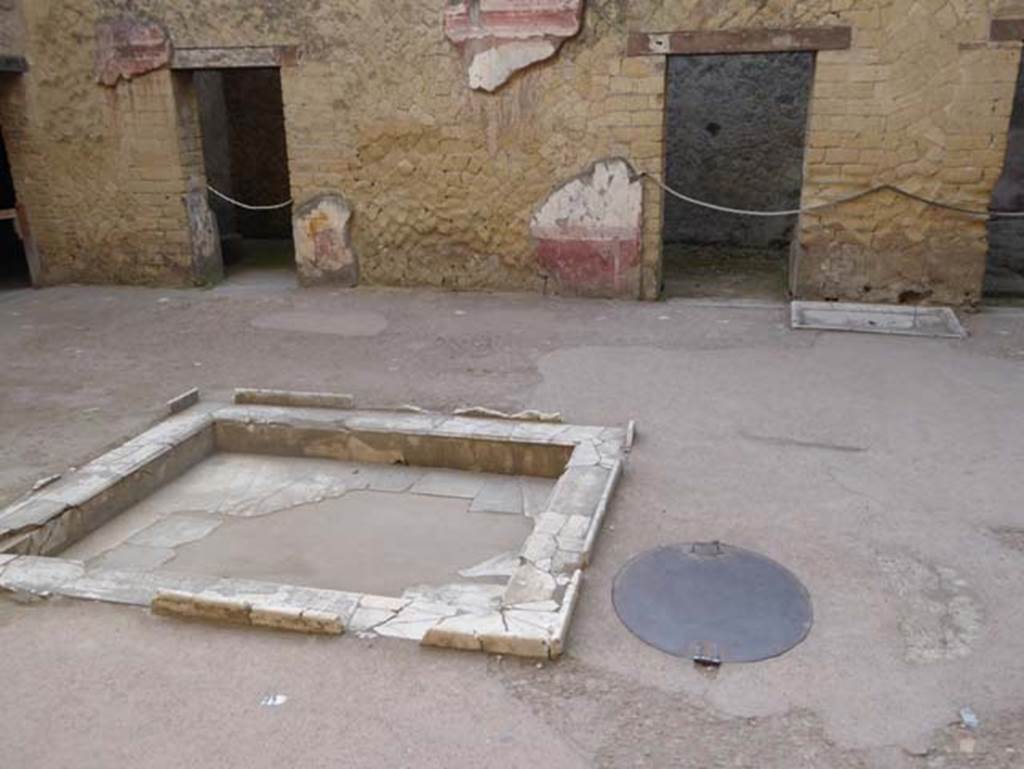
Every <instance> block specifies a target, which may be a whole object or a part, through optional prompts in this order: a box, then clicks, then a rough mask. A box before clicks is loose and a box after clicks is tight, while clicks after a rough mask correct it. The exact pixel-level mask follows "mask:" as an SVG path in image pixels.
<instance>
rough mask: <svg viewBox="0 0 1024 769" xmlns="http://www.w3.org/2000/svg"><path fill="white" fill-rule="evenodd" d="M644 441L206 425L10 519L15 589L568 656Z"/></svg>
mask: <svg viewBox="0 0 1024 769" xmlns="http://www.w3.org/2000/svg"><path fill="white" fill-rule="evenodd" d="M631 439H632V429H631V428H628V429H627V428H611V427H589V426H580V425H566V424H562V423H553V422H540V421H531V420H520V419H514V418H513V419H508V418H500V417H493V416H491V415H487V414H484V415H483V416H451V415H447V414H435V413H425V412H386V411H361V410H351V409H339V408H310V407H296V406H272V405H258V404H257V405H226V406H222V407H212V408H209V407H206V408H195V409H192V410H191V411H190V412H186V413H183V414H179V415H177V416H172V417H170V418H168V419H166V420H164V421H163V422H161V423H159V424H158V425H156V426H155V427H154V428H152V429H150V430H148V431H147V432H145V433H143V434H141V435H139V436H138V437H136V438H134V439H132V440H130V441H128V442H127V443H125V444H123V445H122V446H119V447H118V448H116V449H114V450H112V451H110V452H108V453H107V454H104V455H103V456H101V457H99V458H97V459H96V460H94V461H93V462H90V463H89V464H87V465H85V466H84V467H82V468H80V469H79V470H77V471H76V472H74V473H71V474H69V475H68V476H66V477H65V478H62V479H61V480H59V481H58V482H56V483H54V484H51V485H49V486H45V487H43V488H41V489H39V490H38V491H36V492H35V493H33V494H31V495H29V496H28V497H26V498H25V499H23V500H21V501H19V502H17V503H15V504H14V505H12V506H10V507H8V508H7V509H6V510H3V511H0V589H4V590H8V591H22V592H29V593H33V594H36V595H50V594H56V595H63V596H67V597H72V598H84V599H91V600H99V601H109V602H115V603H124V604H134V605H140V606H149V607H151V608H152V609H153V610H154V611H155V612H157V613H160V614H166V615H172V616H184V617H194V618H200V619H212V620H219V621H227V622H234V623H239V624H245V625H253V626H265V627H273V628H280V629H289V630H297V631H302V632H312V633H341V632H343V631H344V630H349V631H353V632H357V633H360V634H367V635H379V636H389V637H399V638H407V639H412V640H418V641H420V642H421V643H423V644H425V645H434V646H448V647H453V648H460V649H471V650H484V651H493V652H501V653H510V654H518V655H523V656H533V657H556V656H558V655H559V654H560V653H561V651H562V648H563V645H564V643H565V639H566V635H567V632H568V626H569V620H570V618H571V614H572V610H573V607H574V603H575V599H576V595H577V593H578V590H579V585H580V580H581V574H582V569H583V568H585V566H586V565H587V561H588V558H589V556H590V554H591V552H592V551H593V546H594V541H595V539H596V536H597V534H598V532H599V530H600V527H601V521H602V518H603V516H604V514H605V511H606V510H607V507H608V503H609V499H610V497H611V494H612V491H613V490H614V488H615V485H616V483H617V481H618V479H619V476H620V475H621V472H622V468H623V464H624V461H625V456H626V453H627V451H628V449H629V443H630V442H631Z"/></svg>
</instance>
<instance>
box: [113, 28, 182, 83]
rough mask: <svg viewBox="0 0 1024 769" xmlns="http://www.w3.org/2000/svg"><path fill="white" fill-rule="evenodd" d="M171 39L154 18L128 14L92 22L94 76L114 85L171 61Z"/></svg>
mask: <svg viewBox="0 0 1024 769" xmlns="http://www.w3.org/2000/svg"><path fill="white" fill-rule="evenodd" d="M171 50H172V49H171V39H170V37H169V36H168V34H167V30H165V29H164V28H163V26H161V25H160V24H159V23H158V22H156V21H152V20H149V19H139V18H133V17H130V16H118V17H115V18H109V19H102V20H100V21H99V22H98V23H97V25H96V79H97V80H98V81H99V82H100V83H102V84H103V85H116V84H117V81H118V80H120V79H121V78H124V79H125V80H131V79H132V78H133V77H137V76H138V75H144V74H145V73H147V72H152V71H153V70H155V69H160V68H161V67H164V66H167V65H168V64H170V61H171Z"/></svg>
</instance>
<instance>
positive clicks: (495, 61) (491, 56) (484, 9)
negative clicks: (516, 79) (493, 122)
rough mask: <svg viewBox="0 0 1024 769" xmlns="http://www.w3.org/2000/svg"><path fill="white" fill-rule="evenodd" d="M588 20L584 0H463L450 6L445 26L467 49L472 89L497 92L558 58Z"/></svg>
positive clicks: (445, 15)
mask: <svg viewBox="0 0 1024 769" xmlns="http://www.w3.org/2000/svg"><path fill="white" fill-rule="evenodd" d="M582 18H583V0H463V1H462V2H458V3H455V4H454V5H450V6H448V8H446V9H445V13H444V30H445V36H446V37H447V38H448V39H449V40H450V41H451V42H452V43H454V44H455V45H457V46H459V47H460V48H461V49H462V51H463V54H464V56H465V58H466V63H467V70H468V75H469V87H470V88H473V89H475V90H482V91H488V92H493V91H496V90H497V89H498V88H500V87H501V86H502V85H504V84H505V83H506V82H508V80H509V78H510V77H512V75H513V74H515V73H516V72H518V71H519V70H521V69H525V68H526V67H529V66H530V65H531V64H535V63H537V62H539V61H544V60H545V59H549V58H551V57H552V56H554V55H555V53H557V52H558V49H559V48H560V47H561V45H562V42H563V41H564V40H566V39H567V38H570V37H573V36H574V35H576V34H577V33H578V32H579V31H580V25H581V23H582Z"/></svg>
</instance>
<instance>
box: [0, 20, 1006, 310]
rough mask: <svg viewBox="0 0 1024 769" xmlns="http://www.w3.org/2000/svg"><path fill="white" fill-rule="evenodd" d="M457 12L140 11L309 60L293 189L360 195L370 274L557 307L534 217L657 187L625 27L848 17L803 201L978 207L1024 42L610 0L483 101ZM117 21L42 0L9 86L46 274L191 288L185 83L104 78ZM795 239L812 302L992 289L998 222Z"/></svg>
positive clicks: (650, 196) (972, 30)
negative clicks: (561, 197) (571, 198)
mask: <svg viewBox="0 0 1024 769" xmlns="http://www.w3.org/2000/svg"><path fill="white" fill-rule="evenodd" d="M2 1H3V0H0V2H2ZM1014 1H1015V0H1014ZM444 4H445V2H444V0H396V1H395V2H381V1H380V0H346V1H345V2H341V0H337V1H335V0H293V2H289V3H281V2H277V0H208V1H207V2H204V3H187V2H184V0H137V2H135V3H133V6H134V7H135V8H136V9H137V11H138V12H140V13H145V14H148V15H150V16H151V17H153V18H155V19H158V20H160V21H161V22H162V23H163V24H164V25H165V26H166V27H167V29H168V30H169V32H170V35H171V38H172V39H173V42H174V44H175V45H176V46H179V47H191V46H211V47H212V46H216V47H219V46H232V45H280V44H290V45H297V46H299V47H300V51H301V56H300V58H299V60H298V62H297V63H295V64H294V65H289V66H285V67H283V68H282V87H283V95H284V104H285V120H286V128H287V133H288V155H289V157H288V160H289V167H290V172H291V185H292V195H293V197H294V198H295V200H296V202H297V203H299V204H301V203H302V202H304V201H306V200H308V199H310V198H312V197H314V196H315V195H318V194H322V193H334V194H341V195H342V196H343V197H344V198H345V199H346V200H347V201H348V202H349V204H350V205H351V207H352V208H353V211H354V216H353V225H352V226H353V229H352V241H353V246H354V248H355V250H356V252H357V253H358V256H359V259H360V271H361V276H362V281H363V282H364V283H378V284H399V285H424V284H425V285H436V286H445V287H449V288H460V289H461V288H496V289H498V288H508V289H530V290H542V289H543V288H544V283H545V281H544V279H543V276H541V275H539V274H538V270H537V269H536V265H535V263H534V258H533V249H532V244H531V242H530V236H529V226H528V225H529V219H530V215H531V213H532V212H533V210H534V209H535V208H537V207H538V206H539V205H540V204H541V203H542V202H543V200H544V198H545V197H546V196H547V195H548V194H549V193H550V192H551V191H552V190H553V189H554V188H555V187H557V186H558V185H559V184H560V183H562V182H563V181H565V180H566V179H568V178H569V177H572V176H574V175H576V174H578V173H580V172H581V171H582V170H584V169H585V168H586V167H587V166H588V165H590V164H591V163H592V162H593V161H595V160H597V159H600V158H603V157H609V156H622V157H626V158H629V159H631V160H632V161H633V163H634V165H635V166H636V167H637V168H638V169H639V170H646V171H650V172H653V173H658V174H660V173H661V171H662V163H663V158H662V154H663V141H664V87H665V82H664V81H665V62H664V59H662V58H660V57H636V58H630V57H626V56H625V48H626V36H627V33H628V32H630V31H647V32H659V31H670V30H676V29H740V28H749V27H786V26H818V25H850V26H852V27H853V30H854V31H853V47H852V49H851V50H849V51H836V52H822V53H820V54H819V56H818V62H817V71H816V77H815V85H814V92H813V97H812V103H811V118H810V126H809V133H808V152H807V161H806V185H805V194H804V202H805V203H813V202H819V201H821V200H824V199H828V198H830V197H834V196H838V195H842V194H846V193H849V192H854V191H857V190H859V189H863V188H864V187H865V186H869V185H872V184H877V183H882V182H892V183H896V184H900V185H903V186H907V187H909V188H912V189H914V190H915V191H918V192H921V193H923V194H926V195H929V196H934V197H940V198H943V199H945V200H951V201H955V202H958V203H963V204H966V205H969V206H972V207H980V208H984V207H985V205H986V203H987V200H988V194H989V191H990V189H991V187H992V186H993V184H994V182H995V180H996V178H997V177H998V175H999V173H1000V170H1001V167H1002V161H1003V153H1004V149H1005V137H1006V133H1007V127H1008V123H1009V110H1010V106H1011V103H1012V93H1013V85H1014V80H1015V78H1016V74H1017V65H1018V61H1019V56H1020V46H1019V44H1005V43H1004V44H992V43H989V42H988V24H989V21H990V15H991V12H992V9H990V7H989V6H990V3H989V2H986V0H765V1H764V2H758V3H751V2H749V1H748V0H722V2H716V3H709V2H704V1H703V0H680V1H679V2H673V3H665V2H659V1H658V0H646V1H640V0H637V1H636V2H625V1H624V0H592V1H591V2H590V3H589V4H588V9H587V12H586V16H585V22H584V29H583V31H582V32H581V34H580V35H579V36H578V37H577V38H575V39H573V40H570V41H568V42H566V43H565V44H564V46H563V48H562V50H561V52H560V53H559V54H558V55H557V56H556V58H554V59H552V60H550V61H548V62H544V63H541V64H538V65H535V66H533V67H532V68H530V69H528V70H526V71H525V72H522V73H520V74H518V75H517V76H515V77H514V78H513V79H512V81H511V82H510V83H508V84H507V85H506V86H504V87H503V88H501V89H500V90H499V91H498V92H497V93H496V94H493V95H492V94H485V93H480V92H475V91H471V90H469V88H468V87H467V86H466V74H465V68H464V65H463V62H462V60H461V58H460V55H459V53H458V51H457V50H456V49H455V48H454V47H453V46H452V45H451V44H449V43H448V41H447V40H446V39H445V38H444V34H443V30H442V25H441V11H442V8H443V7H444ZM122 5H123V4H122V3H118V2H115V0H61V2H57V1H56V0H37V1H36V2H32V3H29V4H28V7H26V8H25V16H26V21H27V31H28V34H27V45H26V47H27V51H26V55H27V56H28V58H29V61H30V64H31V67H32V69H31V71H30V72H29V73H28V74H27V75H25V76H23V77H22V78H20V82H19V83H18V84H17V85H16V86H9V85H7V84H6V83H2V84H0V125H2V126H3V128H4V131H5V135H6V134H7V133H9V132H13V133H14V134H15V135H16V141H14V142H10V141H9V144H12V143H13V144H14V147H13V149H12V150H11V154H12V163H13V166H14V173H15V179H16V183H17V185H18V191H19V195H20V197H21V199H22V200H23V201H24V202H25V203H26V204H27V205H28V207H29V212H30V216H31V218H32V224H33V229H34V231H35V235H36V240H37V243H38V248H39V252H40V257H41V261H42V263H43V278H44V281H47V282H57V281H65V280H81V281H123V282H152V283H186V282H189V281H191V280H193V279H194V278H195V273H194V271H193V270H192V268H191V264H190V260H191V256H190V246H189V236H188V230H187V221H186V219H185V214H184V206H183V205H182V203H181V195H182V194H183V193H184V191H185V187H186V184H187V182H188V180H189V178H190V177H193V178H196V179H199V180H201V178H202V169H201V161H200V160H198V152H197V149H196V146H195V138H194V137H195V134H194V131H195V126H194V121H193V120H192V117H191V111H190V108H189V106H188V101H189V99H190V87H189V81H188V76H187V75H185V74H181V73H175V74H171V73H170V72H168V71H166V70H162V71H157V72H153V73H150V74H147V75H144V76H141V77H139V78H136V79H134V80H133V81H131V82H130V83H125V82H122V83H120V84H119V85H118V86H117V87H115V88H106V87H103V86H100V85H98V84H96V82H95V80H94V78H93V74H92V57H93V55H94V45H93V30H94V26H95V23H96V21H97V20H98V19H99V18H100V17H101V16H104V15H107V14H110V13H113V12H114V11H115V10H116V9H117V8H118V7H120V6H122ZM9 126H10V127H11V128H9ZM190 136H191V137H192V138H189V137H190ZM723 202H728V201H723ZM661 206H662V200H661V195H660V193H659V192H658V190H657V189H656V188H654V187H653V186H648V187H647V189H646V194H645V228H644V277H643V281H642V286H641V293H642V295H643V297H644V298H654V297H655V296H656V295H657V292H658V284H659V280H660V277H659V274H658V273H659V259H660V222H661ZM799 229H800V236H799V242H798V243H797V248H796V252H795V255H794V264H795V265H796V273H795V276H794V277H795V284H796V287H797V289H798V291H799V293H800V294H801V295H803V296H806V297H809V298H810V297H821V296H825V297H835V298H855V297H865V298H868V299H882V300H896V299H899V298H900V295H901V294H902V295H903V298H904V299H912V298H917V297H922V298H923V297H927V298H929V299H930V300H933V301H949V302H956V303H962V302H965V301H966V302H970V301H974V300H975V299H976V298H977V296H978V292H979V290H980V285H981V275H982V270H983V266H984V256H985V249H986V244H985V230H984V226H983V224H982V223H979V222H975V221H972V220H970V219H966V218H964V217H959V216H954V215H950V214H948V213H942V212H934V211H925V210H923V208H922V207H921V206H920V205H919V204H916V203H912V202H908V201H903V200H895V199H893V198H892V197H891V196H890V195H879V196H876V197H872V198H870V199H867V200H864V201H862V202H859V203H855V204H849V205H846V206H843V207H842V208H840V209H837V210H835V211H834V212H831V213H829V214H827V215H824V216H810V215H808V216H804V217H803V219H802V221H801V225H800V228H799ZM929 292H930V293H929Z"/></svg>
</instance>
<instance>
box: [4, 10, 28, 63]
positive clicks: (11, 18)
mask: <svg viewBox="0 0 1024 769" xmlns="http://www.w3.org/2000/svg"><path fill="white" fill-rule="evenodd" d="M20 1H21V0H0V56H21V55H22V53H23V52H24V51H23V50H22V47H23V37H24V29H23V27H22V22H21V8H20Z"/></svg>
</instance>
